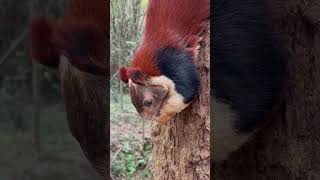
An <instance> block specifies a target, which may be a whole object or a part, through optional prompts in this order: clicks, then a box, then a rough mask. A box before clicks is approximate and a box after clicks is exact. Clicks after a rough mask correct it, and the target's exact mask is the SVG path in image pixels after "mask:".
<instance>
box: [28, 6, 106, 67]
mask: <svg viewBox="0 0 320 180" xmlns="http://www.w3.org/2000/svg"><path fill="white" fill-rule="evenodd" d="M107 3H108V2H107V1H105V0H91V1H88V0H71V1H70V4H69V6H68V9H67V11H66V13H65V16H64V17H63V18H61V19H59V20H48V19H45V18H35V19H33V20H32V22H31V26H30V38H31V54H32V57H33V58H34V59H35V60H37V62H39V63H41V64H44V65H48V66H51V67H57V66H58V64H59V56H60V55H61V54H63V55H66V56H70V57H69V59H70V61H71V63H72V64H74V65H75V66H77V67H78V68H80V69H82V70H87V71H90V70H93V69H94V71H95V70H96V69H99V70H98V71H105V73H107V69H108V63H107V62H108V61H107V59H108V58H109V51H108V46H109V43H108V42H109V41H108V38H109V26H108V24H109V16H108V14H107V13H109V11H108V7H109V5H108V4H107ZM90 68H91V69H90ZM101 69H103V70H101Z"/></svg>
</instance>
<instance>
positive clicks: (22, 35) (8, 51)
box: [0, 27, 28, 65]
mask: <svg viewBox="0 0 320 180" xmlns="http://www.w3.org/2000/svg"><path fill="white" fill-rule="evenodd" d="M27 32H28V27H25V29H24V30H23V31H22V33H21V34H20V35H19V36H18V38H17V39H15V40H14V41H13V43H12V44H11V46H10V47H9V49H8V50H7V51H6V53H5V54H4V55H3V56H2V57H1V59H0V65H2V64H3V63H4V62H6V59H7V58H8V57H9V56H10V54H11V53H12V52H13V51H14V50H15V49H16V48H17V47H18V46H19V44H20V43H21V42H22V41H23V40H24V38H25V37H26V35H27Z"/></svg>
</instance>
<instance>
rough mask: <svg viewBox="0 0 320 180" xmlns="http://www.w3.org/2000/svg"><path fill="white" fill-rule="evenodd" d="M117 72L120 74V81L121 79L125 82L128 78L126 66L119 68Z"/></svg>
mask: <svg viewBox="0 0 320 180" xmlns="http://www.w3.org/2000/svg"><path fill="white" fill-rule="evenodd" d="M119 74H120V79H121V81H123V82H125V83H128V81H129V78H128V75H127V68H125V67H121V68H120V69H119Z"/></svg>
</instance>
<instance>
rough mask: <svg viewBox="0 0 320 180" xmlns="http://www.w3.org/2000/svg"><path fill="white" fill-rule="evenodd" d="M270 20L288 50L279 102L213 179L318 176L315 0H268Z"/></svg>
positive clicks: (319, 50) (319, 62) (318, 6)
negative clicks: (262, 123) (282, 90)
mask: <svg viewBox="0 0 320 180" xmlns="http://www.w3.org/2000/svg"><path fill="white" fill-rule="evenodd" d="M271 6H272V8H271V9H272V14H273V16H274V17H273V23H274V24H273V25H274V27H275V30H276V32H280V33H281V35H282V37H283V42H284V45H285V47H287V49H288V52H289V59H288V70H289V77H288V81H287V89H286V93H285V97H284V99H285V101H284V103H283V105H281V108H280V109H279V110H278V111H277V112H275V114H274V116H273V118H272V119H270V122H269V123H268V124H267V125H266V126H265V127H263V128H262V129H261V131H259V132H258V133H257V134H256V136H255V137H254V138H253V139H252V141H250V142H248V143H247V144H246V145H245V146H244V147H242V148H241V149H240V150H239V151H238V152H236V153H234V154H233V155H232V156H231V157H230V158H229V159H228V160H227V161H226V162H224V163H223V164H219V165H216V167H215V170H216V171H215V177H216V179H219V180H220V179H225V180H233V179H234V180H273V179H279V180H316V179H320V131H319V127H320V121H319V120H320V96H319V93H320V58H319V57H320V31H319V19H320V13H319V12H320V3H319V2H317V1H296V0H288V1H280V0H271Z"/></svg>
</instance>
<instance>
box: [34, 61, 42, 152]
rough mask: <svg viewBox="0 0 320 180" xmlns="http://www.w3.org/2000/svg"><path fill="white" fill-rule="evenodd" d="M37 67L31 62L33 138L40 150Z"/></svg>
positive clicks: (37, 148) (38, 150) (37, 149)
mask: <svg viewBox="0 0 320 180" xmlns="http://www.w3.org/2000/svg"><path fill="white" fill-rule="evenodd" d="M39 73H40V72H39V68H38V65H37V64H36V63H32V88H33V116H32V117H33V140H34V146H35V149H36V151H37V152H40V151H41V141H40V136H41V135H40V87H41V86H40V79H39V78H40V77H39Z"/></svg>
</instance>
